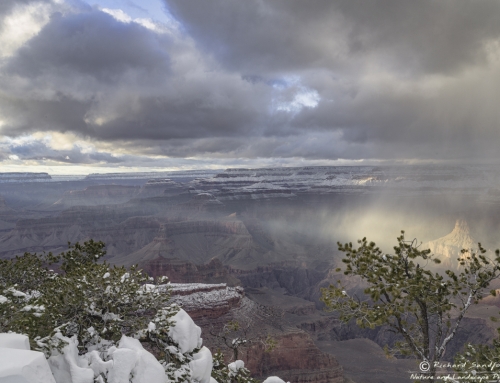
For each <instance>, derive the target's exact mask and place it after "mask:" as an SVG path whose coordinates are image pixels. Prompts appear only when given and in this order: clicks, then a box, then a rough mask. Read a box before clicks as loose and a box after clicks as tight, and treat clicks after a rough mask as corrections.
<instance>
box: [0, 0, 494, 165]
mask: <svg viewBox="0 0 500 383" xmlns="http://www.w3.org/2000/svg"><path fill="white" fill-rule="evenodd" d="M5 4H13V3H5ZM23 4H24V3H23ZM165 4H166V6H167V8H168V10H169V11H170V12H171V13H172V14H173V15H174V16H175V17H176V18H177V19H178V21H179V22H180V24H179V27H178V29H177V28H176V27H173V26H161V27H160V26H158V28H157V29H154V28H153V30H151V29H148V28H146V27H144V26H143V25H139V24H138V23H137V22H128V23H125V22H120V21H118V20H116V19H115V18H114V17H112V16H111V15H109V14H107V13H105V12H103V11H101V10H99V9H97V8H91V7H88V6H78V7H71V6H70V5H68V4H65V5H64V7H62V8H61V9H60V12H54V13H53V14H52V16H51V18H50V20H49V21H48V23H47V24H46V25H45V26H44V27H43V28H42V29H41V30H40V32H39V33H38V34H36V35H35V36H34V37H33V38H31V39H29V40H28V41H27V42H26V43H25V44H24V45H23V46H22V47H21V48H20V49H18V50H17V51H16V52H15V53H14V54H13V55H12V56H10V57H5V58H4V59H3V60H2V61H1V62H0V129H1V132H2V134H3V135H7V136H9V137H18V136H23V135H25V136H26V135H28V134H30V133H34V132H40V131H46V132H50V131H56V132H63V133H64V132H71V133H74V134H75V135H76V136H77V137H79V138H81V139H83V140H87V141H88V142H91V143H92V145H94V144H95V145H96V148H97V149H96V150H95V151H94V152H92V153H90V154H89V153H88V152H86V151H82V150H80V149H79V148H78V147H75V148H74V149H72V150H69V151H67V150H66V151H65V150H57V149H54V148H52V147H47V146H46V145H45V144H44V143H43V142H40V146H36V145H35V144H34V143H32V144H31V146H30V145H25V146H22V147H19V148H17V149H16V148H14V147H13V148H11V149H10V151H8V153H7V154H9V153H10V154H13V155H16V156H18V157H20V158H22V159H31V160H40V159H41V160H43V159H44V158H45V159H52V160H54V161H60V162H71V163H80V162H81V163H96V162H99V163H101V162H102V163H117V162H119V161H121V162H120V163H121V164H129V163H130V164H133V162H134V161H136V160H137V161H139V163H146V162H148V160H147V159H146V157H141V156H152V157H153V156H167V157H196V158H211V159H218V160H220V161H225V160H226V159H227V160H228V161H229V160H231V159H232V160H234V161H236V160H237V159H238V158H249V159H256V158H259V159H269V158H306V159H312V160H323V159H338V158H346V159H360V158H383V159H396V160H397V159H400V158H410V159H411V158H438V159H439V158H441V159H448V158H450V159H456V158H471V157H475V156H478V155H484V156H486V157H491V156H497V154H496V150H495V148H496V147H498V144H499V137H498V133H497V132H498V128H497V122H498V121H500V108H498V107H497V105H496V104H497V102H496V100H498V99H499V98H500V88H499V87H498V86H497V84H498V83H500V48H499V47H500V23H498V22H497V17H498V15H499V14H500V2H498V1H497V0H481V1H469V0H439V1H436V0H421V1H414V0H373V1H370V2H363V3H360V2H356V1H352V0H335V1H318V0H311V1H303V0H273V1H268V2H262V1H258V0H248V1H236V0H224V1H222V0H210V1H201V0H193V1H189V2H186V1H181V0H168V1H166V2H165ZM5 7H6V8H5V9H6V11H5V12H10V11H8V10H7V6H5ZM11 8H12V7H11ZM11 8H9V9H11ZM63 8H64V9H63ZM1 9H2V8H0V10H1ZM161 28H163V29H161ZM0 38H1V36H0ZM99 145H100V146H99ZM112 146H114V147H116V148H119V151H120V153H129V157H127V155H125V156H121V157H120V156H113V155H112V153H111V152H112V151H113V149H111V147H112ZM102 148H104V149H102ZM139 157H140V158H141V159H140V160H138V158H139ZM151 161H153V162H154V161H155V160H153V159H152V160H151Z"/></svg>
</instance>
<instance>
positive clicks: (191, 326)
mask: <svg viewBox="0 0 500 383" xmlns="http://www.w3.org/2000/svg"><path fill="white" fill-rule="evenodd" d="M172 321H174V322H175V324H174V325H173V326H172V327H170V329H169V331H168V336H170V338H172V340H173V341H174V342H176V343H177V344H178V345H179V350H180V352H182V353H183V354H184V353H186V352H191V351H193V350H194V349H195V348H198V347H201V344H202V341H203V340H202V339H201V338H200V335H201V328H199V327H198V326H197V325H196V324H195V323H194V322H193V320H192V319H191V317H190V316H189V315H188V314H187V313H186V312H185V311H184V310H182V309H180V310H179V312H178V313H177V314H175V315H174V316H173V317H172Z"/></svg>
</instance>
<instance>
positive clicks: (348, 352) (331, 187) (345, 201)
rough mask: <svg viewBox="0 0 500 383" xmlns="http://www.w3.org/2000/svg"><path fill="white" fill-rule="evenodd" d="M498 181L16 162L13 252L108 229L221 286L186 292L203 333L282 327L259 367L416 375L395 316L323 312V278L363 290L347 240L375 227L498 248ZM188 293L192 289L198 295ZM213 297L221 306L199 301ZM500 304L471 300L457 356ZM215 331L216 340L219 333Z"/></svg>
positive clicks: (107, 238) (442, 247)
mask: <svg viewBox="0 0 500 383" xmlns="http://www.w3.org/2000/svg"><path fill="white" fill-rule="evenodd" d="M499 190H500V173H499V172H498V171H497V170H496V169H495V168H480V169H479V170H478V168H477V167H459V166H449V167H436V166H427V167H425V166H414V167H411V166H407V167H404V166H401V167H391V168H388V167H387V168H386V167H378V166H359V167H303V168H275V169H227V170H215V171H209V170H206V171H186V172H161V173H133V174H119V173H115V174H107V175H106V174H94V175H88V176H86V177H76V176H67V177H62V176H59V177H58V176H52V175H48V174H47V175H39V174H33V175H30V174H23V175H18V174H15V175H14V174H11V175H9V173H3V175H0V258H10V257H13V256H15V255H18V254H22V253H24V252H43V251H45V252H48V251H52V252H54V253H57V252H61V251H64V250H65V249H66V248H67V244H68V242H72V243H74V242H77V241H80V242H81V241H85V240H88V239H91V238H92V239H94V240H101V241H104V242H105V243H106V252H107V254H106V256H105V260H106V261H107V262H109V263H111V264H116V265H126V266H130V265H133V264H138V265H139V267H140V268H142V269H143V270H145V271H146V272H147V273H148V274H150V275H152V276H159V275H167V276H168V277H169V279H170V280H171V282H172V283H173V284H174V283H188V284H200V283H201V284H211V285H212V287H206V289H209V290H210V289H215V290H214V291H219V293H214V294H212V296H213V297H215V298H214V299H212V300H208V298H206V297H205V298H203V297H202V293H203V291H190V293H189V294H185V293H181V292H178V291H177V292H176V294H177V296H181V297H184V298H182V299H184V300H183V305H184V306H185V307H186V308H188V307H191V306H189V305H192V307H191V308H189V309H187V311H188V312H190V314H191V315H192V316H193V317H194V318H195V320H196V321H197V323H198V322H199V324H200V326H202V327H203V329H204V333H209V331H210V326H219V327H221V326H224V324H226V323H228V322H230V321H232V320H243V319H245V318H247V317H251V318H252V321H253V322H255V323H258V325H257V327H260V328H261V329H262V330H263V331H264V330H265V331H267V332H268V333H269V334H271V335H272V336H273V337H274V338H275V339H276V342H277V348H276V350H275V351H274V352H276V354H274V355H273V353H267V352H266V351H265V347H264V346H263V345H262V344H260V345H255V346H254V348H249V349H248V350H247V355H246V358H247V361H246V363H247V365H248V366H249V367H250V368H251V370H252V371H254V374H256V376H265V375H271V374H275V373H276V374H279V376H282V377H283V378H284V379H285V380H289V381H290V382H311V383H313V382H318V383H320V382H321V383H323V382H340V381H341V380H339V379H347V380H349V379H350V380H351V381H353V382H356V383H363V382H379V381H385V382H395V383H396V382H405V381H409V374H408V373H407V371H408V370H411V369H415V365H414V362H412V361H408V360H387V359H385V357H384V355H383V351H382V349H381V346H383V345H384V344H386V343H391V342H394V340H395V338H394V337H393V336H391V335H390V334H389V333H387V332H386V331H384V329H383V328H381V329H375V330H360V329H359V328H358V327H357V326H355V325H353V324H347V325H345V324H344V325H341V324H340V323H339V322H338V321H337V320H336V319H335V316H334V315H332V314H330V313H325V312H324V311H323V308H324V306H323V304H322V302H321V301H320V299H319V298H320V288H322V287H327V286H328V285H329V284H330V283H334V282H335V281H336V280H338V279H342V280H344V282H345V283H346V284H347V286H348V288H350V289H352V290H353V291H355V290H356V289H359V288H360V286H359V284H358V283H357V282H356V281H350V280H346V279H343V278H344V276H343V275H342V274H341V273H338V272H335V269H336V268H337V267H340V266H341V265H342V262H341V258H342V254H341V253H340V252H339V251H338V250H337V241H340V242H349V241H352V242H354V243H355V241H356V240H357V239H359V238H361V237H363V236H367V237H368V238H369V239H370V240H371V239H373V240H375V241H376V242H377V244H379V245H381V246H382V247H383V248H387V249H390V248H391V247H392V246H393V245H394V244H395V238H396V236H398V235H399V231H400V230H401V229H405V230H406V232H407V233H408V235H409V236H411V239H413V238H417V239H418V243H422V245H421V246H422V247H429V248H431V250H433V252H435V253H436V254H439V255H440V256H441V257H443V260H444V261H445V262H444V263H445V264H446V265H447V267H456V265H455V264H454V263H453V262H454V261H453V259H454V258H456V257H457V256H458V251H459V250H460V249H461V248H463V247H473V246H474V245H475V244H476V239H475V238H478V239H480V240H481V241H482V242H481V243H483V244H484V245H485V246H487V247H489V248H493V247H494V246H498V243H495V241H496V233H497V232H498V230H499V229H500V222H499V220H498V218H497V217H498V216H499V213H500V192H499ZM457 219H458V221H457ZM498 288H500V286H498ZM231 289H233V290H231ZM230 291H232V292H231V293H229V292H230ZM212 292H213V291H212ZM226 293H227V294H226ZM196 294H198V295H196ZM186 296H192V302H191V303H189V302H188V300H187V298H186ZM226 298H227V299H226ZM203 301H206V302H210V305H208V306H203V305H202V306H200V305H199V303H200V302H203ZM193 302H194V303H193ZM196 302H198V303H196ZM195 303H196V304H195ZM498 305H499V304H498V301H497V300H492V299H490V300H485V301H484V302H482V304H481V305H478V307H477V308H476V307H475V308H474V310H475V311H474V310H472V311H471V313H470V314H469V316H468V318H467V320H466V322H465V325H464V331H463V332H462V333H461V334H462V335H461V336H460V337H457V339H456V341H455V342H454V343H453V344H452V345H450V347H449V349H448V350H447V357H448V358H450V357H451V356H452V355H453V353H454V352H456V351H458V350H459V349H460V347H461V345H462V344H463V343H464V342H466V341H473V342H488V341H490V340H491V339H492V338H493V337H494V336H495V331H494V330H495V328H494V325H493V324H492V323H490V322H488V320H489V319H488V318H489V317H488V316H487V313H489V312H491V311H494V310H495V309H496V307H497V306H498ZM271 309H272V310H277V312H279V313H280V314H279V315H277V314H276V313H274V314H272V315H271V314H269V315H271V317H272V318H275V319H276V318H278V319H279V320H278V319H276V321H275V323H273V324H271V325H269V323H267V322H269V321H270V316H269V315H267V314H266V313H269V310H271ZM272 310H271V311H272ZM249 313H251V315H250V314H249ZM495 313H496V312H493V314H492V315H494V314H495ZM266 315H267V316H266ZM263 318H264V319H263ZM209 338H210V337H209ZM207 341H208V342H213V345H214V346H215V345H216V339H211V340H210V339H208V338H207ZM276 355H279V357H278V356H276ZM360 360H363V361H364V362H363V363H364V364H363V368H361V367H360V363H361V362H360ZM315 361H317V362H315ZM368 361H369V362H368ZM315 363H317V364H315ZM342 371H343V372H342ZM389 372H390V373H389Z"/></svg>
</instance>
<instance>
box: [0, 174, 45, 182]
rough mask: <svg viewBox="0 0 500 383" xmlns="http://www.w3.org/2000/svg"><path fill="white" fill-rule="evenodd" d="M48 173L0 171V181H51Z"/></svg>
mask: <svg viewBox="0 0 500 383" xmlns="http://www.w3.org/2000/svg"><path fill="white" fill-rule="evenodd" d="M51 180H52V177H51V176H50V175H49V173H0V182H44V181H51Z"/></svg>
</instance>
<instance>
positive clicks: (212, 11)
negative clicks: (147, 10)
mask: <svg viewBox="0 0 500 383" xmlns="http://www.w3.org/2000/svg"><path fill="white" fill-rule="evenodd" d="M165 3H166V5H167V7H168V8H169V10H170V11H171V12H172V13H173V14H174V15H175V16H176V17H177V18H178V19H180V20H181V21H182V22H183V24H184V25H185V26H186V28H187V30H188V31H189V32H190V33H191V34H192V35H193V36H195V38H196V39H197V40H198V41H199V42H200V45H201V46H202V47H203V48H204V49H206V50H207V51H209V52H211V53H213V54H214V55H216V56H217V57H218V58H220V60H221V61H222V62H224V63H225V64H226V65H227V66H228V67H230V68H233V69H237V70H242V71H243V72H244V73H249V74H259V73H261V72H264V73H266V72H276V71H293V70H301V69H305V68H330V69H334V70H338V69H340V68H343V69H344V70H346V69H347V68H346V66H347V65H355V66H358V65H362V64H363V63H362V61H363V60H367V59H370V58H373V57H372V56H373V55H374V56H375V57H377V58H378V59H379V60H381V61H383V63H384V64H385V65H388V66H391V65H392V66H394V69H397V70H400V71H411V70H417V71H423V72H448V71H452V70H456V69H458V68H461V67H462V66H464V65H467V64H471V63H472V64H474V63H476V62H478V61H481V60H483V59H484V51H483V48H484V46H483V44H484V43H485V42H487V41H488V40H489V39H497V38H498V37H499V35H500V24H499V23H498V15H499V14H500V2H498V1H497V0H484V1H470V0H440V1H436V0H421V1H414V0H373V1H368V2H362V3H359V2H356V1H352V0H335V1H329V0H311V1H302V0H275V1H268V2H262V1H259V0H249V1H237V0H229V1H226V0H211V1H182V0H166V2H165Z"/></svg>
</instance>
